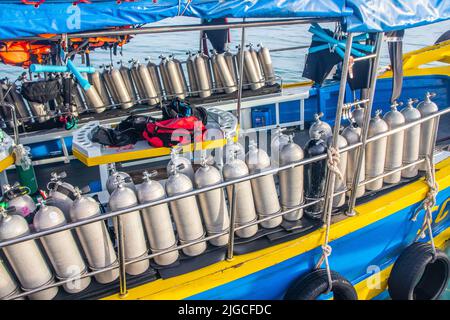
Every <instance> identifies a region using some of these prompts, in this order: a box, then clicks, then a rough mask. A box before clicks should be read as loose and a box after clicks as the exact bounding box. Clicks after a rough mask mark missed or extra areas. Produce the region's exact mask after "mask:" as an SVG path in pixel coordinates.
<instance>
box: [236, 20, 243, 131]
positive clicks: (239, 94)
mask: <svg viewBox="0 0 450 320" xmlns="http://www.w3.org/2000/svg"><path fill="white" fill-rule="evenodd" d="M242 22H243V23H245V18H244V19H243V20H242ZM244 49H245V27H242V32H241V50H240V55H239V60H240V61H239V88H238V96H237V106H236V116H237V121H238V129H240V128H239V127H240V124H241V105H242V88H243V86H244V79H243V76H244Z"/></svg>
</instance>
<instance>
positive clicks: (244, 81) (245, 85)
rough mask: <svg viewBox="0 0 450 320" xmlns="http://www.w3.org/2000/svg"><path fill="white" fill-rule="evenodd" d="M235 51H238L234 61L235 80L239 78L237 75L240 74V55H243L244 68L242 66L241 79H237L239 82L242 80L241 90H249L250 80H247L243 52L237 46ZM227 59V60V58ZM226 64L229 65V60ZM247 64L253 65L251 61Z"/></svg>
mask: <svg viewBox="0 0 450 320" xmlns="http://www.w3.org/2000/svg"><path fill="white" fill-rule="evenodd" d="M236 49H238V51H237V53H236V55H235V61H236V78H239V76H240V75H239V73H240V70H241V67H240V66H241V54H243V55H244V66H243V70H242V71H243V72H242V79H239V80H242V89H243V90H247V89H250V88H251V86H250V80H249V77H248V76H247V72H248V71H247V69H246V66H245V50H241V46H240V45H238V46H236ZM228 59H229V58H228ZM228 62H229V63H230V59H229V60H228ZM249 64H253V60H249ZM236 83H238V82H236Z"/></svg>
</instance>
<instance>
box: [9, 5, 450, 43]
mask: <svg viewBox="0 0 450 320" xmlns="http://www.w3.org/2000/svg"><path fill="white" fill-rule="evenodd" d="M73 1H74V0H72V1H64V0H46V1H45V2H44V3H43V4H41V5H40V6H39V7H37V8H35V7H34V6H32V5H25V4H22V3H21V1H19V0H16V1H12V0H11V1H8V0H0V39H12V38H21V37H26V36H35V35H38V34H44V33H57V34H59V33H66V32H67V33H70V32H80V31H88V30H97V29H104V28H108V27H115V26H117V27H120V26H126V25H138V24H146V23H151V22H155V21H159V20H162V19H164V18H169V17H175V16H178V15H184V16H191V17H197V18H219V17H230V18H243V17H247V18H294V17H323V18H339V19H341V20H342V22H343V25H344V27H345V28H346V29H347V30H348V31H355V32H365V31H392V30H396V29H403V28H409V27H414V26H419V25H424V24H430V23H434V22H438V21H442V20H446V19H450V0H192V1H189V0H157V1H156V2H153V0H137V1H135V2H123V3H121V4H117V2H116V1H109V0H91V2H92V3H90V4H88V3H80V4H78V5H77V6H74V5H73V4H72V3H73Z"/></svg>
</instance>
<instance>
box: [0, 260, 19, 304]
mask: <svg viewBox="0 0 450 320" xmlns="http://www.w3.org/2000/svg"><path fill="white" fill-rule="evenodd" d="M19 293H20V289H19V286H18V285H17V283H16V281H15V280H14V279H13V277H12V276H11V273H10V272H9V271H8V269H6V267H5V265H4V264H3V261H2V260H1V259H0V300H8V299H9V298H10V297H13V296H15V295H17V294H19ZM17 300H24V298H19V299H17Z"/></svg>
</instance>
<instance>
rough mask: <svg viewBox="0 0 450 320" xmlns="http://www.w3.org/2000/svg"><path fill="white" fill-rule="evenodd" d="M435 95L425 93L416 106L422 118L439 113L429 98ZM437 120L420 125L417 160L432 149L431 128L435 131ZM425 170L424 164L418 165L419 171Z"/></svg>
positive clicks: (425, 165)
mask: <svg viewBox="0 0 450 320" xmlns="http://www.w3.org/2000/svg"><path fill="white" fill-rule="evenodd" d="M435 96H436V94H435V93H429V92H427V93H426V95H425V99H424V100H423V101H422V102H420V103H419V104H418V105H417V110H419V112H420V115H421V116H422V118H424V117H426V116H429V115H431V114H433V113H436V112H438V111H439V108H438V106H437V105H436V104H435V103H434V102H433V101H431V98H433V97H435ZM436 121H437V119H436V118H434V119H430V120H429V121H427V122H423V123H422V124H421V125H420V148H419V158H424V157H425V156H426V155H428V154H430V151H432V150H433V149H434V145H433V144H434V141H432V138H433V128H434V129H436V130H437V128H436V126H437V124H436ZM426 169H427V164H426V163H421V164H420V165H419V170H420V171H425V170H426Z"/></svg>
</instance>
